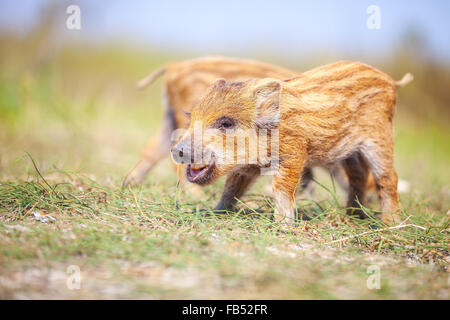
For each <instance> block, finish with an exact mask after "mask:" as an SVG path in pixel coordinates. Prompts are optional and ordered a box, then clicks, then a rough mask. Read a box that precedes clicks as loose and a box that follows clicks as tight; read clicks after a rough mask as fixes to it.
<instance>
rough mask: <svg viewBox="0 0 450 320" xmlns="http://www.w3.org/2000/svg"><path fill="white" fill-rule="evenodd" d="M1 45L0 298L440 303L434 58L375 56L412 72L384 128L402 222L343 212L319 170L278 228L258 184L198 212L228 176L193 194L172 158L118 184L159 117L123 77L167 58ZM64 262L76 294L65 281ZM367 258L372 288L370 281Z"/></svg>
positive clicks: (155, 101)
mask: <svg viewBox="0 0 450 320" xmlns="http://www.w3.org/2000/svg"><path fill="white" fill-rule="evenodd" d="M5 42H8V43H7V44H8V46H6V44H5ZM1 44H5V46H3V45H1ZM0 47H2V48H3V47H7V48H9V50H0V65H1V69H0V70H1V72H0V298H235V299H238V298H274V299H281V298H292V299H298V298H313V299H317V298H332V299H349V298H362V299H380V298H383V299H384V298H389V299H403V298H419V299H421V298H437V299H448V298H449V276H448V271H449V268H448V263H449V209H450V188H449V181H450V177H449V172H450V171H449V169H450V167H449V166H450V162H449V159H450V149H449V144H448V141H449V139H450V131H449V129H448V126H447V122H446V121H445V119H446V117H448V111H447V108H448V107H447V106H448V101H447V100H446V99H447V98H446V97H444V96H441V95H436V94H434V93H433V92H434V91H435V92H444V91H445V90H444V91H443V90H440V91H439V90H438V89H433V90H434V91H430V90H428V87H427V83H435V84H440V83H442V86H445V85H446V83H447V82H446V81H447V80H446V79H448V74H450V73H449V71H448V70H447V69H445V68H444V67H442V68H441V73H435V74H434V77H435V78H432V79H431V80H430V79H427V78H426V77H429V76H430V75H429V74H428V73H427V69H426V67H424V66H422V65H421V67H420V68H419V67H417V68H416V67H415V66H416V64H415V63H413V62H409V63H407V62H405V61H406V60H405V59H403V60H401V63H390V64H389V63H386V65H387V66H389V65H393V66H395V67H392V68H391V69H388V70H386V71H387V72H389V73H391V74H393V75H395V76H397V75H400V74H402V73H404V71H405V70H406V71H410V72H412V73H413V74H414V75H415V76H416V80H417V82H414V83H413V84H412V85H411V87H407V88H405V89H404V91H401V92H400V97H399V101H400V104H399V107H398V112H397V115H396V124H395V132H396V146H395V148H396V167H397V169H398V172H399V176H400V178H401V179H403V180H406V181H408V182H409V183H410V186H411V189H410V191H409V192H408V193H405V194H401V204H402V208H403V211H402V217H403V219H404V220H405V222H404V224H405V225H406V226H404V227H401V228H397V229H392V228H389V227H388V226H385V225H382V224H381V222H379V221H378V220H377V219H376V216H374V215H373V214H372V211H373V210H374V209H376V208H377V204H376V203H372V204H370V205H369V207H368V208H366V210H367V212H368V213H369V214H370V215H371V217H372V218H370V219H366V220H360V219H356V218H353V217H349V216H347V215H346V214H345V208H344V207H343V203H344V197H343V194H342V192H341V191H340V190H336V191H334V188H333V184H332V182H331V180H330V178H329V175H328V174H326V173H324V172H320V171H319V172H316V173H317V180H318V182H319V183H320V185H319V184H317V185H316V192H315V195H314V196H313V197H310V196H309V195H305V194H300V195H299V196H298V199H297V206H298V208H299V209H300V210H301V211H302V212H303V213H306V214H307V215H309V216H311V217H313V219H312V220H310V221H302V222H299V223H298V225H297V227H296V228H294V229H292V230H291V231H290V232H285V231H282V230H280V225H278V224H277V223H275V222H273V221H272V220H271V205H270V202H268V201H267V199H265V197H264V195H263V192H262V191H263V189H264V186H265V182H266V181H261V182H259V183H258V184H257V185H256V186H255V187H254V188H252V190H251V192H250V194H249V195H248V196H246V197H245V198H244V199H243V203H242V204H241V205H240V208H241V210H240V211H239V212H234V213H229V214H227V215H220V216H213V215H211V216H208V215H205V214H202V213H201V212H200V210H201V209H205V208H211V207H213V206H214V205H215V204H216V202H217V201H218V198H219V196H220V191H221V186H222V185H223V181H220V182H219V183H218V184H216V185H214V186H210V187H206V188H205V189H204V195H203V196H202V197H196V198H194V197H192V196H190V195H188V194H185V193H184V192H183V191H181V190H178V189H177V182H176V174H175V173H174V172H173V171H172V169H171V164H170V163H169V161H168V160H165V161H163V162H162V163H161V164H159V165H158V166H157V167H156V168H155V170H154V171H152V173H151V175H150V177H149V179H148V180H147V182H146V183H144V184H143V185H142V186H141V187H139V188H137V189H127V190H122V189H121V188H120V184H121V180H122V177H123V175H124V174H125V173H126V172H127V171H128V169H129V168H130V167H131V166H132V165H133V164H134V162H135V161H136V160H137V157H138V154H139V151H140V149H141V148H142V146H143V145H144V144H145V142H146V140H147V139H148V138H149V137H150V135H151V134H153V133H154V132H155V131H156V129H157V127H158V126H159V123H160V120H161V118H162V108H161V103H160V99H159V98H160V89H161V85H160V84H159V83H158V84H156V85H155V86H153V87H151V88H149V89H148V90H146V91H144V92H138V91H137V90H135V88H134V82H135V81H136V80H137V79H139V78H140V77H142V76H144V75H145V74H146V73H147V72H149V71H151V70H153V69H154V68H156V67H157V66H159V65H161V64H162V63H163V62H164V61H168V60H170V59H171V57H170V56H168V55H163V54H155V53H152V52H143V51H139V50H137V49H136V50H132V49H128V50H125V49H117V48H106V49H101V48H92V47H89V46H86V47H83V49H84V50H81V49H80V48H77V47H75V48H67V49H64V50H62V51H61V52H59V53H57V54H54V55H50V56H49V57H48V59H43V60H44V62H39V61H37V60H36V59H35V56H36V55H37V54H36V52H35V51H38V50H37V49H36V48H34V49H33V48H32V47H29V45H28V44H27V42H26V41H24V42H23V43H22V42H20V41H18V40H16V42H14V41H12V40H11V39H9V40H8V39H7V40H5V39H0ZM19 49H20V50H19ZM33 50H35V51H33ZM19 52H25V53H26V54H25V53H23V54H19ZM45 61H46V62H45ZM417 65H418V64H417ZM308 67H312V66H308V65H307V63H306V62H305V66H304V67H303V68H302V69H307V68H308ZM414 68H415V69H414ZM424 79H427V80H426V81H425V80H424ZM420 105H421V106H425V105H426V106H427V108H425V107H424V108H420ZM424 114H426V116H423V115H424ZM27 153H28V154H27ZM33 162H34V163H33ZM244 209H245V210H244ZM253 209H260V210H261V211H262V212H263V213H261V214H257V213H255V212H254V211H253ZM35 213H39V214H40V215H44V216H45V215H49V216H51V217H54V218H55V219H56V221H53V222H52V221H49V222H41V221H38V220H36V219H35V216H34V214H35ZM374 227H376V228H374ZM71 265H77V266H79V267H80V270H81V276H82V281H81V289H80V290H69V289H68V287H67V286H66V281H67V279H68V277H69V274H68V273H67V268H68V267H69V266H71ZM374 265H376V266H378V267H379V268H380V272H381V273H380V279H381V288H380V289H378V290H370V289H368V288H367V285H366V283H367V279H368V277H369V276H370V274H368V273H367V270H368V267H370V266H374Z"/></svg>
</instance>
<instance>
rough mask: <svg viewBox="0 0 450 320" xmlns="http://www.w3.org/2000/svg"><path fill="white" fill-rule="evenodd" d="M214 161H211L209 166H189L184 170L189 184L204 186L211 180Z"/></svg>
mask: <svg viewBox="0 0 450 320" xmlns="http://www.w3.org/2000/svg"><path fill="white" fill-rule="evenodd" d="M214 166H215V164H214V161H213V159H211V162H210V163H209V164H200V165H197V164H189V165H188V166H187V168H186V176H187V179H188V180H189V182H193V183H197V184H204V183H207V182H208V181H210V180H211V177H212V172H213V170H214Z"/></svg>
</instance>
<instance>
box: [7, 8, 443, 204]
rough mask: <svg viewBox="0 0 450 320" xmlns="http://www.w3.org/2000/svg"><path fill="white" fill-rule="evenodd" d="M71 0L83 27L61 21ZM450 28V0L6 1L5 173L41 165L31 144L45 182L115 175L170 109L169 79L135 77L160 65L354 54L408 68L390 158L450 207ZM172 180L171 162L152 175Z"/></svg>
mask: <svg viewBox="0 0 450 320" xmlns="http://www.w3.org/2000/svg"><path fill="white" fill-rule="evenodd" d="M70 5H77V6H78V8H79V9H80V25H79V26H80V29H71V28H69V27H67V20H68V19H70V17H71V15H72V13H73V12H72V11H70V12H69V13H68V12H67V9H68V7H69V6H70ZM373 6H376V7H375V9H374V7H373ZM374 10H375V11H374ZM374 15H375V16H374ZM448 30H450V2H449V1H446V0H441V1H438V0H435V1H419V0H413V1H411V0H408V1H406V0H399V1H373V0H371V1H351V0H346V1H279V2H273V1H272V2H269V1H266V2H264V1H253V0H252V1H235V0H229V1H137V0H133V1H116V0H110V1H75V0H73V1H49V0H34V1H33V0H26V1H13V0H3V1H1V2H0V179H1V180H10V179H11V180H12V179H27V178H28V177H30V176H33V175H34V173H33V172H34V169H33V167H32V164H31V163H30V161H29V159H28V158H27V157H25V156H24V154H25V153H24V152H25V151H27V152H29V153H30V154H31V155H32V156H33V157H34V158H35V159H36V160H37V162H38V163H39V167H40V169H41V171H42V173H43V174H45V175H47V176H48V177H49V179H50V178H51V175H52V174H54V173H55V172H58V170H60V169H61V170H66V171H70V172H79V173H83V174H86V175H89V176H92V177H94V178H96V179H98V180H101V181H103V182H105V181H106V182H108V183H111V184H114V185H118V184H119V182H120V180H121V178H122V176H123V175H124V174H125V173H126V172H127V170H128V169H130V168H131V167H132V165H133V164H134V163H135V162H136V161H137V159H138V155H139V152H140V150H141V148H142V147H143V146H144V144H145V142H146V140H147V139H148V138H149V137H150V136H151V135H152V134H153V133H154V132H155V131H156V129H157V128H158V126H159V123H160V121H161V119H162V107H161V102H160V96H161V81H158V82H157V83H156V84H155V85H153V86H151V87H149V88H147V89H146V90H145V91H138V90H137V89H136V88H135V82H136V81H137V80H139V79H140V78H142V77H143V76H145V75H146V74H148V73H149V72H151V71H153V70H154V69H156V68H157V67H160V66H161V65H163V64H164V63H166V62H169V61H173V60H183V59H188V58H193V57H198V56H205V55H225V56H232V57H243V58H251V59H258V60H262V61H266V62H269V63H274V64H278V65H281V66H284V67H286V68H291V69H293V70H296V71H299V72H301V71H306V70H308V69H312V68H314V67H317V66H319V65H321V64H326V63H330V62H333V61H336V60H342V59H346V60H358V61H362V62H365V63H368V64H371V65H373V66H375V67H377V68H379V69H381V70H383V71H385V72H387V73H388V74H390V75H391V76H392V77H393V78H394V79H400V78H401V77H402V76H403V75H404V74H405V73H406V72H411V73H413V74H414V76H415V80H414V82H413V83H411V84H409V85H408V86H407V87H405V88H403V89H401V90H400V92H399V105H398V112H397V114H396V119H395V122H396V123H395V132H396V166H397V168H398V171H399V175H400V177H401V178H402V179H405V180H407V181H408V182H409V183H410V185H411V188H412V190H413V191H414V192H415V193H416V194H417V195H416V197H418V198H420V199H423V201H427V202H429V203H431V204H432V207H433V208H434V209H435V210H444V212H445V211H446V210H448V207H446V206H448V204H449V200H448V199H449V194H450V191H449V181H450V179H449V178H450V176H449V169H450V168H449V166H450V165H449V163H450V162H449V160H450V144H449V140H450V129H449V126H448V123H449V120H450V112H449V111H450V109H449V108H450V90H449V88H450V37H449V36H448ZM161 166H162V167H164V168H169V169H170V164H169V163H168V161H166V162H165V163H163V164H161ZM165 177H169V178H170V179H174V173H173V172H172V171H171V170H156V172H155V173H154V175H153V176H152V178H150V181H161V178H165ZM152 179H153V180H152ZM158 179H159V180H158ZM162 180H164V179H162ZM170 181H173V180H170Z"/></svg>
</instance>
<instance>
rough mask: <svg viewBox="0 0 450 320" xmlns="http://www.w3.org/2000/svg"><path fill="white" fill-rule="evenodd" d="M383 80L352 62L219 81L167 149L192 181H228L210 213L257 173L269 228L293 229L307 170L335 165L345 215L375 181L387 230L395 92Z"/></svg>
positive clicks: (393, 178)
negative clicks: (264, 184) (290, 74)
mask: <svg viewBox="0 0 450 320" xmlns="http://www.w3.org/2000/svg"><path fill="white" fill-rule="evenodd" d="M411 80H412V76H411V75H410V74H407V75H405V77H404V78H403V79H402V80H401V81H398V82H395V81H394V80H393V79H392V78H391V77H390V76H388V75H387V74H385V73H383V72H381V71H379V70H377V69H375V68H373V67H370V66H368V65H365V64H362V63H358V62H346V61H344V62H337V63H333V64H330V65H326V66H322V67H319V68H316V69H313V70H311V71H308V72H305V73H303V74H301V75H300V76H298V77H295V78H293V79H290V80H286V81H281V80H278V79H271V78H265V79H254V80H248V81H242V82H230V81H228V82H227V81H225V80H223V79H220V80H217V81H216V82H215V83H214V85H212V87H211V88H210V89H209V91H208V92H207V93H206V94H205V95H204V97H203V98H202V99H201V100H200V102H199V103H197V104H196V105H195V106H194V107H193V109H192V112H191V115H190V118H191V119H190V125H189V128H188V130H187V131H186V132H185V133H184V135H183V136H182V137H181V138H180V140H179V142H178V143H177V144H176V145H175V146H174V147H173V148H172V158H173V160H174V161H175V162H177V163H184V164H188V165H187V169H186V175H187V178H188V180H189V181H190V182H193V183H196V184H199V185H204V184H208V183H211V182H212V181H214V180H215V179H217V178H218V177H220V176H222V175H228V176H227V179H226V183H225V189H224V191H223V194H222V197H221V200H220V202H219V204H218V205H217V207H216V209H217V210H228V209H231V208H232V207H233V206H234V205H235V203H236V199H238V198H240V197H242V196H243V195H244V193H245V191H246V190H247V189H248V187H249V186H250V185H251V183H252V182H253V181H254V180H255V179H256V177H258V176H259V175H260V174H271V175H273V177H272V188H273V197H274V204H275V213H274V216H275V219H276V220H277V221H283V222H286V223H289V224H291V223H293V222H294V219H295V209H294V204H295V203H294V197H295V189H296V187H297V184H298V182H299V179H300V178H301V175H302V172H303V170H304V168H309V167H314V166H325V167H330V166H334V165H342V166H343V167H344V169H345V171H346V173H347V176H348V180H349V195H348V203H347V205H348V206H349V207H359V205H358V201H360V202H363V201H364V195H365V193H366V185H367V178H368V176H369V173H372V174H373V177H374V180H375V185H376V189H377V193H378V196H379V199H380V204H381V211H382V214H381V217H382V219H383V220H385V221H386V222H393V221H395V219H396V217H397V216H396V215H395V212H396V211H397V210H398V209H397V208H398V195H397V173H396V171H395V168H394V162H393V158H394V143H393V142H394V141H393V125H392V121H393V117H394V111H395V105H396V99H397V89H398V87H401V86H404V85H405V84H407V83H408V82H410V81H411Z"/></svg>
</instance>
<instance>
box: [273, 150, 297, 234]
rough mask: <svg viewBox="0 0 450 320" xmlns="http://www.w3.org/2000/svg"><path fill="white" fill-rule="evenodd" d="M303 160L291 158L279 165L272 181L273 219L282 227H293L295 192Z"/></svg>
mask: <svg viewBox="0 0 450 320" xmlns="http://www.w3.org/2000/svg"><path fill="white" fill-rule="evenodd" d="M304 163H305V161H304V159H303V158H300V159H299V158H297V157H291V158H288V159H286V160H284V161H283V162H281V163H280V165H279V168H278V171H277V172H276V174H275V175H274V177H273V180H272V190H273V198H274V202H275V212H274V218H275V221H276V222H279V223H282V224H284V226H294V225H295V209H294V204H295V191H296V187H297V183H298V180H299V179H300V176H301V173H302V171H303V164H304Z"/></svg>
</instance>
